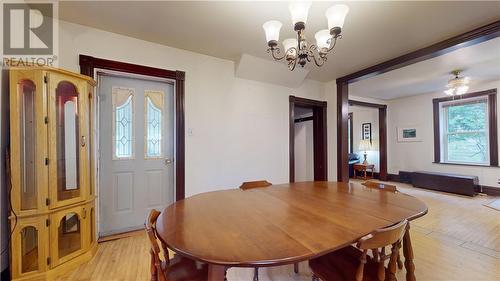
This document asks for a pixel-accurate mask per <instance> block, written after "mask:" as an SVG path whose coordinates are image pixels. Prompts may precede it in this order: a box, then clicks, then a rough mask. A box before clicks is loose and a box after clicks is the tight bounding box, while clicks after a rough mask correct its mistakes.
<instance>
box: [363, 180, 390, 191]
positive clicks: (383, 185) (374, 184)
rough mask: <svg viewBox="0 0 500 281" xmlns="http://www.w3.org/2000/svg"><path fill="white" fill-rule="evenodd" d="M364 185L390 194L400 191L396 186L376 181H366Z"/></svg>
mask: <svg viewBox="0 0 500 281" xmlns="http://www.w3.org/2000/svg"><path fill="white" fill-rule="evenodd" d="M362 185H364V186H366V187H369V188H376V189H380V190H385V191H390V192H397V191H398V189H397V187H396V186H395V185H392V184H387V183H381V182H375V181H365V182H364V183H362Z"/></svg>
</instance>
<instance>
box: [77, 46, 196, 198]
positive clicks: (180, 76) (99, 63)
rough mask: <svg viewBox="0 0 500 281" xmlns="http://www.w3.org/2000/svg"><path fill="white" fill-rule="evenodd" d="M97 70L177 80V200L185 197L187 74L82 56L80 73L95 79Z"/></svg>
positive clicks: (175, 94)
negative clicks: (185, 99)
mask: <svg viewBox="0 0 500 281" xmlns="http://www.w3.org/2000/svg"><path fill="white" fill-rule="evenodd" d="M95 69H106V70H113V71H120V72H126V73H133V74H140V75H146V76H153V77H160V78H166V79H171V80H175V93H174V96H175V114H174V115H175V140H174V141H175V167H174V169H175V200H176V201H178V200H182V199H184V197H185V165H186V164H185V140H184V138H185V136H184V132H185V124H184V123H185V121H184V120H185V119H184V94H185V93H184V91H185V89H184V81H185V75H186V73H185V72H184V71H179V70H175V71H174V70H167V69H161V68H155V67H149V66H143V65H137V64H131V63H125V62H120V61H114V60H107V59H101V58H95V57H92V56H87V55H80V73H81V74H84V75H87V76H90V77H92V78H94V79H95V77H94V75H95V73H94V70H95Z"/></svg>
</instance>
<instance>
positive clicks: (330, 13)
mask: <svg viewBox="0 0 500 281" xmlns="http://www.w3.org/2000/svg"><path fill="white" fill-rule="evenodd" d="M348 12H349V7H348V6H347V5H344V4H338V5H334V6H332V7H330V8H328V10H326V12H325V16H326V18H327V19H328V29H330V30H331V29H332V28H335V27H340V28H342V27H343V26H344V21H345V17H346V16H347V13H348Z"/></svg>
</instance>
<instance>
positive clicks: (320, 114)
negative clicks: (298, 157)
mask: <svg viewBox="0 0 500 281" xmlns="http://www.w3.org/2000/svg"><path fill="white" fill-rule="evenodd" d="M288 101H289V114H290V115H289V133H290V136H289V161H290V162H289V169H290V170H289V176H290V177H289V180H290V182H295V106H300V107H307V108H311V109H312V110H313V134H314V136H313V139H314V140H313V142H314V180H315V181H327V180H328V151H327V145H328V142H327V133H328V131H327V116H326V114H327V112H326V108H327V103H326V101H318V100H312V99H306V98H300V97H295V96H290V97H289V99H288Z"/></svg>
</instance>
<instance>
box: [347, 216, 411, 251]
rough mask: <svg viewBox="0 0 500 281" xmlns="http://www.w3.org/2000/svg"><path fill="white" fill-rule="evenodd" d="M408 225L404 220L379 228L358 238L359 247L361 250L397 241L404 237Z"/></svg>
mask: <svg viewBox="0 0 500 281" xmlns="http://www.w3.org/2000/svg"><path fill="white" fill-rule="evenodd" d="M407 225H408V221H407V220H403V221H401V222H399V223H397V224H395V225H392V226H389V227H386V228H381V229H377V230H375V231H374V232H372V233H370V234H368V235H366V236H364V237H362V238H361V239H359V240H358V243H357V247H358V248H359V249H361V250H366V249H375V248H382V247H385V246H389V245H392V244H394V243H397V242H398V241H400V240H401V239H402V238H403V235H404V234H405V231H406V226H407Z"/></svg>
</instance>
